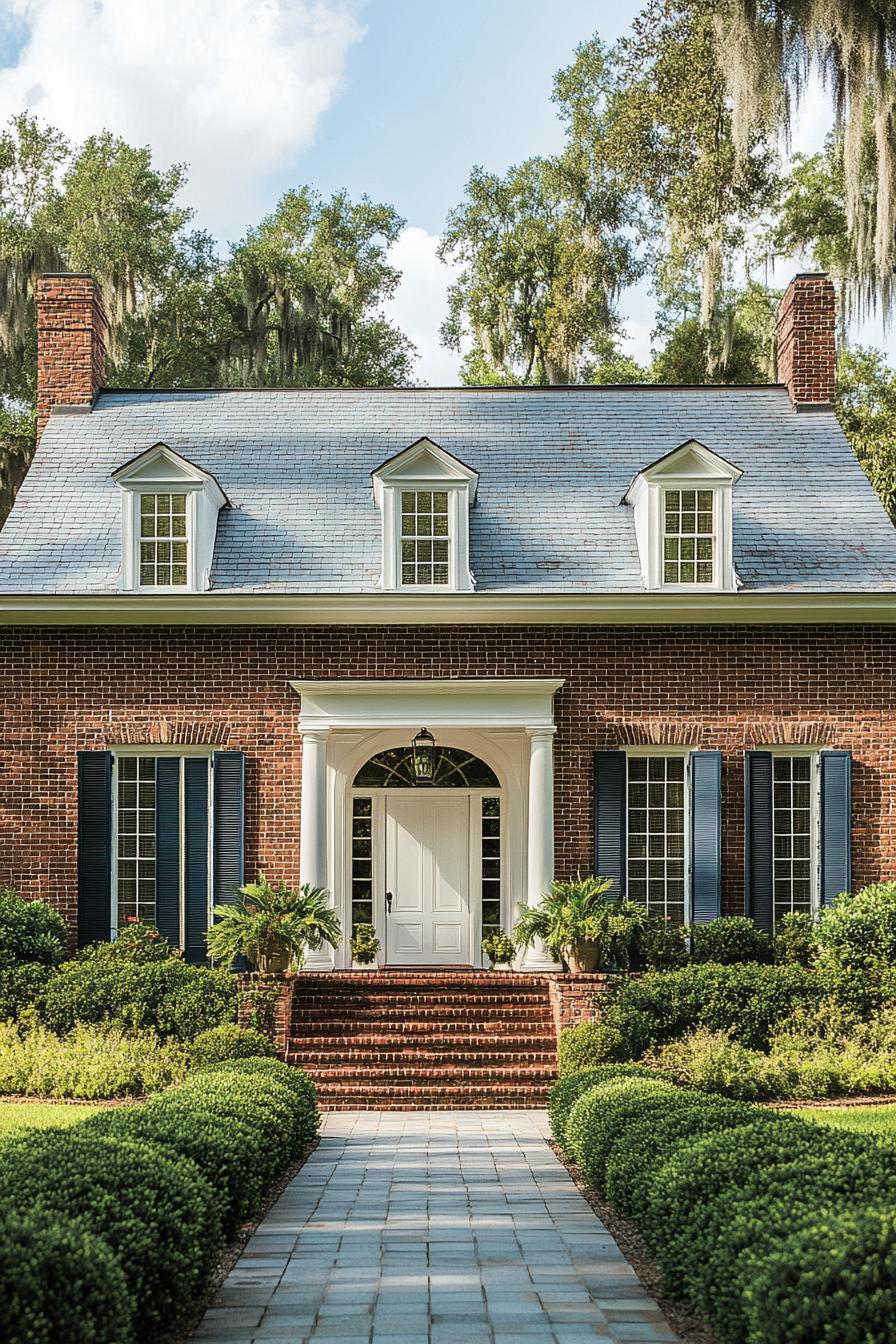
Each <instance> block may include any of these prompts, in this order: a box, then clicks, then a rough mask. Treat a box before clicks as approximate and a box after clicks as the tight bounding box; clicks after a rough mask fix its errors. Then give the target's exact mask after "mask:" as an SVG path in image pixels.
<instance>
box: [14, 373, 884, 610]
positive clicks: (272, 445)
mask: <svg viewBox="0 0 896 1344" xmlns="http://www.w3.org/2000/svg"><path fill="white" fill-rule="evenodd" d="M423 435H425V436H428V437H429V438H431V439H432V440H434V442H436V443H437V444H439V445H440V446H441V447H442V448H444V449H446V450H447V451H448V452H450V453H453V454H454V455H455V456H456V457H458V458H460V460H461V461H462V462H466V463H469V464H470V466H472V467H473V468H475V470H477V471H478V472H479V473H480V479H479V497H478V501H477V503H476V505H475V507H474V508H473V510H472V512H471V517H470V551H471V564H472V568H473V572H474V574H475V577H476V588H477V591H478V592H492V593H523V592H528V593H533V594H537V593H561V592H564V593H588V592H591V593H629V592H632V593H639V592H642V591H643V589H642V584H641V577H640V570H639V565H638V555H637V547H636V543H635V532H634V524H633V515H632V510H631V508H630V507H628V506H626V505H622V504H620V499H621V497H622V495H623V493H624V492H625V490H626V487H627V486H628V484H629V482H630V481H631V479H632V477H633V475H634V474H635V473H636V472H637V471H639V470H641V469H642V468H644V467H646V466H647V465H648V464H649V463H651V462H655V461H656V460H657V458H659V457H662V456H663V454H665V453H666V452H669V451H670V450H671V449H673V448H675V447H677V446H678V445H679V444H680V443H682V442H683V441H684V440H686V439H691V438H694V439H697V440H699V442H701V443H703V444H705V445H706V446H707V447H708V448H711V449H712V450H713V452H715V453H718V454H719V455H720V456H721V457H724V458H726V459H727V460H728V461H729V462H732V463H734V464H735V465H736V466H738V467H740V469H741V470H742V471H743V473H744V474H743V478H742V479H741V480H740V481H739V482H738V483H737V484H736V485H735V487H734V561H735V567H736V569H737V572H738V574H739V576H740V578H741V580H742V581H743V585H744V590H745V591H752V592H755V593H763V592H767V593H772V592H785V591H791V592H805V593H825V592H831V593H836V592H856V593H860V592H880V591H896V530H894V528H893V527H892V526H891V524H890V522H889V520H888V519H887V517H886V514H885V513H884V510H883V508H882V506H881V505H880V503H879V501H878V499H877V497H876V496H875V494H874V492H873V491H872V489H871V487H870V485H869V484H868V482H867V480H866V479H865V476H864V474H863V473H862V471H861V469H860V468H859V466H858V464H857V462H856V460H855V458H854V456H853V454H852V452H851V450H850V448H849V444H848V443H847V441H846V439H845V438H844V436H843V433H842V432H841V430H840V428H839V426H838V424H837V421H836V418H835V417H834V415H833V413H827V412H802V413H797V412H796V411H794V409H793V408H792V406H791V404H790V400H789V397H788V394H787V392H786V390H785V389H784V388H782V387H762V388H656V387H639V388H570V389H554V390H547V389H529V390H524V389H481V390H475V389H458V388H448V389H436V388H433V389H430V388H419V389H416V388H414V389H390V390H374V389H363V390H339V391H331V390H305V391H293V390H289V391H189V392H165V391H159V392H124V391H108V392H103V393H102V394H101V395H100V397H99V399H98V401H97V404H96V406H95V407H94V409H93V411H92V412H91V413H89V414H66V413H61V414H60V413H54V414H53V415H52V416H51V417H50V420H49V423H48V425H47V428H46V429H45V431H44V434H43V438H42V440H41V443H40V445H39V447H38V449H37V452H36V454H35V458H34V462H33V464H32V466H31V469H30V471H29V473H28V476H27V478H26V480H25V482H24V484H23V486H22V488H21V490H20V491H19V495H18V497H17V499H16V503H15V506H14V508H13V510H12V513H11V514H10V516H9V519H8V521H7V523H6V525H5V527H4V528H3V531H2V533H0V593H32V594H108V593H114V592H116V591H117V590H118V584H119V573H120V563H121V556H120V550H121V521H120V518H121V512H120V490H119V488H118V487H117V486H116V485H115V483H114V481H113V480H112V475H111V473H112V472H113V471H114V470H115V469H116V468H117V467H119V466H121V465H122V463H125V462H127V461H129V460H130V459H132V458H134V457H136V456H137V455H138V454H139V453H141V452H142V451H143V450H144V449H146V448H148V447H150V445H152V444H155V443H158V442H159V441H162V442H164V443H166V444H168V445H169V447H171V448H173V449H174V450H175V451H177V452H179V453H181V454H183V456H184V457H186V458H188V459H189V460H190V461H191V462H193V463H195V464H197V465H198V466H200V467H202V468H203V469H204V470H205V471H208V472H210V473H212V475H214V476H215V477H216V479H217V480H218V481H219V482H220V483H221V488H222V489H223V490H224V491H225V492H226V494H227V497H228V499H229V500H230V502H231V505H232V507H231V508H229V509H228V508H225V509H223V510H222V511H221V514H220V516H219V523H218V534H217V543H216V547H215V556H214V565H213V569H212V587H213V589H214V590H216V591H219V592H220V591H225V592H232V593H277V592H291V593H297V594H301V593H323V594H326V593H359V592H365V591H371V592H372V591H375V583H376V580H377V577H378V575H379V572H380V550H381V519H380V513H379V510H378V509H377V508H376V506H375V504H374V501H373V492H372V489H371V480H370V472H371V470H373V469H374V468H375V467H377V466H378V465H379V464H380V463H382V462H383V461H385V460H387V459H388V458H390V457H392V456H393V455H394V454H396V453H398V452H400V451H401V450H402V449H403V448H406V447H407V446H408V445H409V444H411V443H413V442H414V441H415V440H416V439H419V438H420V437H421V436H423Z"/></svg>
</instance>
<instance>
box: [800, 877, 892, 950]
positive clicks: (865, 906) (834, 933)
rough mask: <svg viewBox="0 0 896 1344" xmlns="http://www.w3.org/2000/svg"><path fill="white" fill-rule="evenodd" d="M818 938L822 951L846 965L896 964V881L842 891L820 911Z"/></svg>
mask: <svg viewBox="0 0 896 1344" xmlns="http://www.w3.org/2000/svg"><path fill="white" fill-rule="evenodd" d="M816 939H817V941H818V945H819V947H820V948H821V950H822V953H823V954H826V955H827V957H828V958H830V959H831V960H832V961H834V962H836V963H838V964H839V965H841V966H843V967H846V968H850V969H855V970H862V969H864V968H867V967H876V966H896V882H874V883H872V884H871V885H870V886H867V887H862V888H861V890H860V891H856V892H845V891H844V892H841V894H840V895H839V896H838V897H837V898H836V899H835V901H834V903H833V905H828V906H825V907H824V908H823V909H822V910H821V911H820V913H819V916H818V926H817V929H816Z"/></svg>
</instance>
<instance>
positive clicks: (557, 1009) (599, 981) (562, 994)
mask: <svg viewBox="0 0 896 1344" xmlns="http://www.w3.org/2000/svg"><path fill="white" fill-rule="evenodd" d="M611 980H612V977H611V976H609V975H606V974H602V973H598V974H597V975H551V976H550V983H549V985H548V992H549V994H550V999H551V1010H552V1012H553V1014H554V1029H555V1030H556V1032H557V1035H558V1036H559V1034H560V1032H561V1031H562V1030H563V1028H564V1027H576V1026H578V1024H579V1023H580V1022H590V1021H591V1019H592V1018H593V1017H597V1015H598V1012H599V1001H600V998H601V996H602V995H604V994H606V993H607V990H608V989H609V987H610V983H611Z"/></svg>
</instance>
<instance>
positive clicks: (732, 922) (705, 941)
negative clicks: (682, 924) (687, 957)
mask: <svg viewBox="0 0 896 1344" xmlns="http://www.w3.org/2000/svg"><path fill="white" fill-rule="evenodd" d="M772 956H773V951H772V940H771V938H770V937H769V936H768V934H767V933H764V932H763V930H762V929H760V928H758V927H757V926H756V924H754V923H753V921H752V919H750V918H749V916H748V915H722V916H721V918H719V919H713V920H711V921H710V923H709V924H695V925H694V926H693V928H692V929H691V961H692V962H694V963H695V964H697V965H699V964H700V963H704V962H714V963H715V964H716V965H719V966H742V965H744V964H746V963H748V962H758V963H760V964H761V965H767V964H768V963H769V962H770V961H771V960H772Z"/></svg>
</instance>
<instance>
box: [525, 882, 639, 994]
mask: <svg viewBox="0 0 896 1344" xmlns="http://www.w3.org/2000/svg"><path fill="white" fill-rule="evenodd" d="M612 886H613V880H612V878H609V877H581V876H579V877H576V878H573V879H572V880H570V881H568V882H552V883H551V888H550V891H548V892H546V893H545V895H544V896H543V898H542V901H541V904H540V905H535V906H529V907H527V908H526V909H525V910H523V911H522V913H521V915H520V918H519V920H518V921H517V924H516V927H515V928H514V930H513V936H514V941H515V942H516V943H517V945H518V946H520V947H531V946H532V944H533V943H534V942H536V941H537V940H539V939H540V940H541V941H542V942H543V943H544V945H545V946H546V947H547V949H548V951H549V952H550V954H551V956H552V957H553V958H554V960H555V961H559V962H560V963H561V965H563V966H564V967H568V968H570V969H572V970H573V971H577V972H579V973H587V972H591V971H596V970H599V969H604V968H606V967H613V968H614V969H619V970H623V969H625V968H626V967H627V966H628V956H629V949H630V947H631V945H632V942H633V940H634V938H635V937H636V935H637V933H638V931H639V929H640V928H641V927H642V926H643V925H644V924H645V923H646V921H647V911H646V909H645V908H644V907H643V906H641V905H637V904H636V903H634V902H632V901H613V900H610V899H608V897H607V893H608V892H609V891H610V889H611V888H612Z"/></svg>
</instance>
